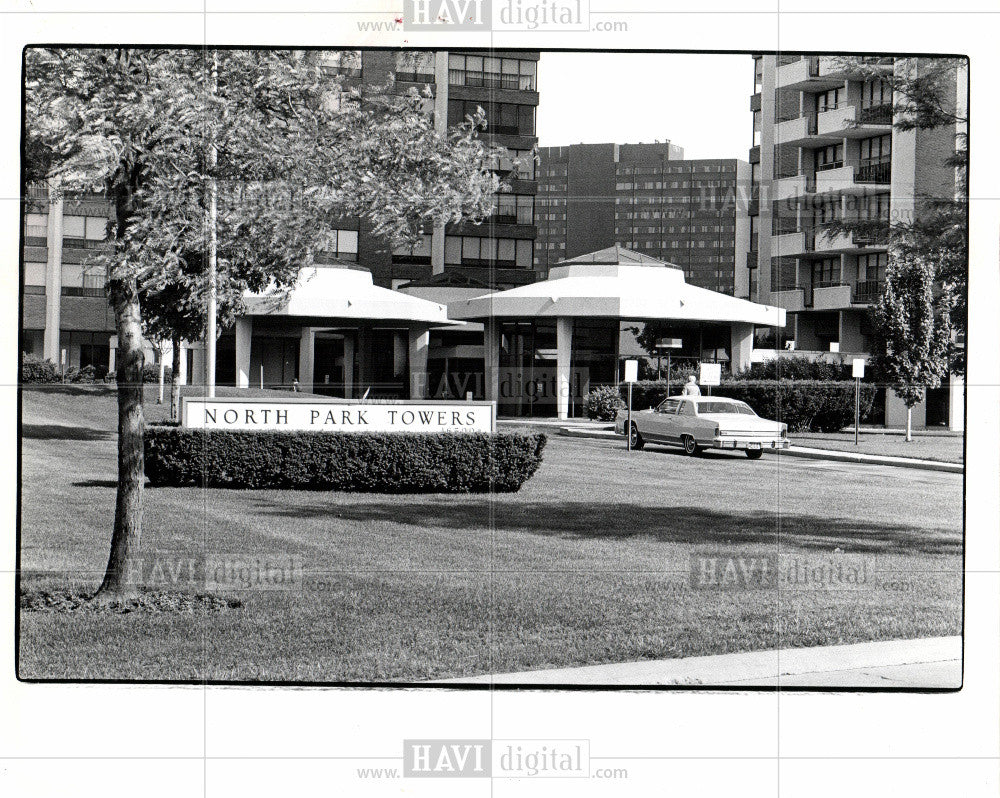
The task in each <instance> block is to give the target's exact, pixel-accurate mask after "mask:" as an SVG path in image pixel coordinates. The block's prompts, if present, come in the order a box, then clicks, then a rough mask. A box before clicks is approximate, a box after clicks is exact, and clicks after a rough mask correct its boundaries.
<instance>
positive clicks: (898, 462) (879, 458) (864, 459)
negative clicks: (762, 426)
mask: <svg viewBox="0 0 1000 798" xmlns="http://www.w3.org/2000/svg"><path fill="white" fill-rule="evenodd" d="M559 435H563V436H566V437H568V438H592V439H594V440H611V439H618V438H621V436H620V435H617V434H615V433H614V432H609V431H607V430H590V429H584V428H580V427H560V428H559ZM622 440H624V438H622ZM774 455H775V456H776V457H804V458H806V459H809V460H830V461H833V462H838V463H857V464H859V465H885V466H895V467H897V468H914V469H917V470H919V471H941V472H946V473H949V474H964V473H965V465H963V464H962V463H943V462H940V461H938V460H916V459H913V458H908V457H887V456H884V455H877V454H854V453H853V452H842V451H839V450H836V449H811V448H808V447H802V446H792V447H791V448H789V449H782V450H780V451H778V452H775V453H774Z"/></svg>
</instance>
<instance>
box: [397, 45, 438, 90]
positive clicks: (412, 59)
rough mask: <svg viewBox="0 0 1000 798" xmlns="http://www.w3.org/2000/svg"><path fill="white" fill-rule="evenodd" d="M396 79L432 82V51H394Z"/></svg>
mask: <svg viewBox="0 0 1000 798" xmlns="http://www.w3.org/2000/svg"><path fill="white" fill-rule="evenodd" d="M396 79H397V80H409V81H413V82H414V83H433V82H434V53H433V52H431V51H430V50H404V51H403V52H400V53H396Z"/></svg>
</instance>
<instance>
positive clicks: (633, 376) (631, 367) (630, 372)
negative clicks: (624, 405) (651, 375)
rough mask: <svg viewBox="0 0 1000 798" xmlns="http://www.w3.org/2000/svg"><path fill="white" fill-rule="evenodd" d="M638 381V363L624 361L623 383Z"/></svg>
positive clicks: (635, 361) (636, 361)
mask: <svg viewBox="0 0 1000 798" xmlns="http://www.w3.org/2000/svg"><path fill="white" fill-rule="evenodd" d="M638 380H639V361H638V360H626V361H625V382H638Z"/></svg>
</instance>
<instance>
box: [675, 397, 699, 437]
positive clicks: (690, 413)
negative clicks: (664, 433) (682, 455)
mask: <svg viewBox="0 0 1000 798" xmlns="http://www.w3.org/2000/svg"><path fill="white" fill-rule="evenodd" d="M697 425H698V415H697V411H696V408H695V403H694V400H692V399H683V400H681V402H680V406H679V407H678V408H677V420H676V422H675V423H674V440H675V441H680V440H681V438H683V437H684V436H685V435H691V436H692V437H693V438H694V439H695V440H697V439H698V434H697V429H696V427H697Z"/></svg>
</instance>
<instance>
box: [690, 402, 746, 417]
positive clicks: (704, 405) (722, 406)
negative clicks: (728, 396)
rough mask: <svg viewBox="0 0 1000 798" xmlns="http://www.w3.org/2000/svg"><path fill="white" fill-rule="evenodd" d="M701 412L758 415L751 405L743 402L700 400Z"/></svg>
mask: <svg viewBox="0 0 1000 798" xmlns="http://www.w3.org/2000/svg"><path fill="white" fill-rule="evenodd" d="M698 412H699V413H740V414H742V415H744V416H753V415H756V414H755V413H754V412H753V410H751V409H750V405H748V404H745V403H743V402H698Z"/></svg>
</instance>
